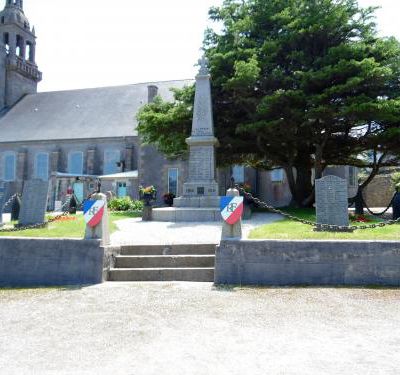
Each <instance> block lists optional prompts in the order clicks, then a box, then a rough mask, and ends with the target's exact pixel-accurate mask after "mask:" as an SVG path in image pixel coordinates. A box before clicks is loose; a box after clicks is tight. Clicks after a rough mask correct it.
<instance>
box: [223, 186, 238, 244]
mask: <svg viewBox="0 0 400 375" xmlns="http://www.w3.org/2000/svg"><path fill="white" fill-rule="evenodd" d="M239 195H240V194H239V191H238V190H237V189H228V190H227V192H226V196H227V197H238V196H239ZM230 238H231V239H232V238H235V239H240V238H242V219H240V220H239V221H237V222H236V223H235V224H233V225H231V224H228V223H227V222H226V221H225V220H223V221H222V234H221V239H222V240H226V239H230Z"/></svg>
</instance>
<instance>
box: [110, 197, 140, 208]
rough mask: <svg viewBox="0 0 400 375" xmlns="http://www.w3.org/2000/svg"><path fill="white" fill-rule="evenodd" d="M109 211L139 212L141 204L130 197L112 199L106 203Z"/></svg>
mask: <svg viewBox="0 0 400 375" xmlns="http://www.w3.org/2000/svg"><path fill="white" fill-rule="evenodd" d="M108 208H109V209H110V210H111V211H141V210H142V209H143V202H141V201H134V200H132V199H131V198H130V197H123V198H113V199H111V200H110V201H109V202H108Z"/></svg>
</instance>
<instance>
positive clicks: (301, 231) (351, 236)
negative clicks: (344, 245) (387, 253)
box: [249, 208, 400, 241]
mask: <svg viewBox="0 0 400 375" xmlns="http://www.w3.org/2000/svg"><path fill="white" fill-rule="evenodd" d="M285 211H286V212H289V213H291V214H292V215H294V216H297V217H299V218H301V219H306V220H309V221H313V222H315V220H316V216H315V210H314V209H307V208H302V209H285ZM369 218H370V219H371V220H372V222H371V223H365V224H364V223H351V225H357V226H359V225H368V224H372V223H374V222H375V223H377V222H380V221H381V220H379V219H376V218H374V217H373V218H371V217H369ZM249 239H254V240H255V239H257V240H258V239H281V240H305V239H313V240H391V241H400V224H394V225H389V226H386V227H382V228H375V229H364V230H356V231H354V232H353V233H334V232H314V231H313V227H311V226H309V225H306V224H302V223H298V222H295V221H292V220H289V219H283V220H280V221H277V222H275V223H272V224H266V225H262V226H260V227H257V228H255V229H253V230H252V231H251V232H250V234H249Z"/></svg>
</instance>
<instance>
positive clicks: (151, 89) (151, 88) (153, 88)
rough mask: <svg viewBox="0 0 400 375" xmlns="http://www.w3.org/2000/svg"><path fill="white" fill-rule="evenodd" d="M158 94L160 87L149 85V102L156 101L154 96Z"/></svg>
mask: <svg viewBox="0 0 400 375" xmlns="http://www.w3.org/2000/svg"><path fill="white" fill-rule="evenodd" d="M157 95H158V87H157V86H155V85H149V86H147V102H148V103H152V102H154V98H155V97H156V96H157Z"/></svg>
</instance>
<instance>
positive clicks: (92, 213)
mask: <svg viewBox="0 0 400 375" xmlns="http://www.w3.org/2000/svg"><path fill="white" fill-rule="evenodd" d="M104 205H105V201H103V200H90V201H86V202H85V203H84V204H83V216H84V218H85V223H86V224H87V225H89V226H90V227H91V228H93V227H95V226H96V225H98V224H99V223H100V221H101V219H102V217H103V215H104Z"/></svg>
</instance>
